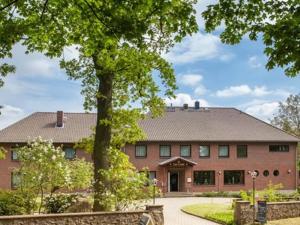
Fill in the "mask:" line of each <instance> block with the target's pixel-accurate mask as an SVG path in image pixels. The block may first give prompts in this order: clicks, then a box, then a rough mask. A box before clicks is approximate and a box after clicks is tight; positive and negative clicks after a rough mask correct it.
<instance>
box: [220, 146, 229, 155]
mask: <svg viewBox="0 0 300 225" xmlns="http://www.w3.org/2000/svg"><path fill="white" fill-rule="evenodd" d="M219 157H220V158H228V157H229V146H228V145H219Z"/></svg>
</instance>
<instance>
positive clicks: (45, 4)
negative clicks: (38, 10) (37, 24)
mask: <svg viewBox="0 0 300 225" xmlns="http://www.w3.org/2000/svg"><path fill="white" fill-rule="evenodd" d="M48 1H49V0H46V1H45V3H44V7H43V11H42V14H41V20H42V19H43V16H44V13H45V12H46V9H47V5H48Z"/></svg>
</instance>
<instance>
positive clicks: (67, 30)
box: [0, 0, 197, 109]
mask: <svg viewBox="0 0 300 225" xmlns="http://www.w3.org/2000/svg"><path fill="white" fill-rule="evenodd" d="M195 2H196V1H195V0H172V1H153V0H144V1H139V0H130V1H129V0H128V1H116V0H102V1H99V0H78V1H75V0H72V1H60V0H51V1H38V0H25V1H21V0H16V1H13V3H12V4H9V3H11V2H10V1H2V2H1V3H0V9H2V10H1V11H0V21H1V22H0V37H1V39H0V59H1V58H5V57H11V56H12V55H11V50H12V47H13V46H14V45H15V44H16V43H18V42H20V43H21V44H22V45H24V46H26V48H27V52H33V51H39V52H42V53H44V54H45V55H47V56H49V57H60V58H61V59H62V60H61V67H62V68H65V69H66V70H67V74H68V75H69V76H70V78H71V79H80V80H82V84H83V90H82V93H83V94H84V95H85V97H86V101H85V108H86V109H91V108H92V107H93V105H94V104H93V103H95V93H97V84H98V82H99V81H98V80H97V74H96V72H95V71H96V70H98V71H101V74H107V73H113V74H114V89H115V92H114V98H113V100H114V104H115V106H121V105H125V104H128V103H132V101H136V100H137V99H139V98H140V97H142V98H143V101H142V103H144V105H147V106H148V107H147V108H151V106H152V105H154V104H156V103H158V101H159V98H157V97H155V94H156V93H157V92H158V91H159V89H158V86H157V85H155V81H154V80H153V78H152V71H153V70H157V71H160V78H161V79H162V82H163V84H164V85H165V87H166V90H165V93H166V94H167V95H171V94H172V90H174V88H175V77H174V75H173V70H172V68H171V66H170V64H169V63H167V62H166V61H165V60H164V59H162V58H161V57H160V54H159V52H160V51H162V50H167V49H168V48H169V47H170V46H172V45H173V44H174V43H175V42H178V41H180V40H181V39H182V38H183V37H184V36H186V35H188V34H191V33H193V32H195V31H196V30H197V24H196V20H195V16H194V13H195V11H194V9H193V4H194V3H195ZM67 46H77V49H78V51H79V53H80V56H79V58H76V59H73V60H71V61H68V60H65V59H64V58H63V55H64V49H65V47H67ZM95 63H96V64H97V65H98V66H97V68H95ZM2 66H3V68H4V67H8V65H5V64H3V65H2ZM5 71H6V72H5V73H3V74H2V75H6V74H7V73H8V71H10V72H12V71H13V70H12V69H11V70H8V69H5ZM98 76H99V74H98ZM161 104H162V103H161V101H160V103H159V105H161Z"/></svg>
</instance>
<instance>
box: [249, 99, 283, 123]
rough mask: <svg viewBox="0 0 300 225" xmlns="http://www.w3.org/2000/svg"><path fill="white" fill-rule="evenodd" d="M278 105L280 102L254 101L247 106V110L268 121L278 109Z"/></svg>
mask: <svg viewBox="0 0 300 225" xmlns="http://www.w3.org/2000/svg"><path fill="white" fill-rule="evenodd" d="M278 106H279V103H278V102H261V103H256V104H255V103H254V104H252V105H249V106H248V107H246V108H245V112H246V113H248V114H250V115H252V116H255V117H257V118H260V119H262V120H264V121H266V122H268V121H269V119H271V118H273V116H274V114H276V112H277V111H278Z"/></svg>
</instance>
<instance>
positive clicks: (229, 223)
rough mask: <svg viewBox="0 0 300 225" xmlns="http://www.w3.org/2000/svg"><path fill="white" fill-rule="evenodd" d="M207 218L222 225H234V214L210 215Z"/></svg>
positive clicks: (218, 213)
mask: <svg viewBox="0 0 300 225" xmlns="http://www.w3.org/2000/svg"><path fill="white" fill-rule="evenodd" d="M207 218H208V219H211V220H213V221H216V222H219V223H222V224H226V225H234V219H233V215H232V212H216V213H210V214H208V215H207Z"/></svg>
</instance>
